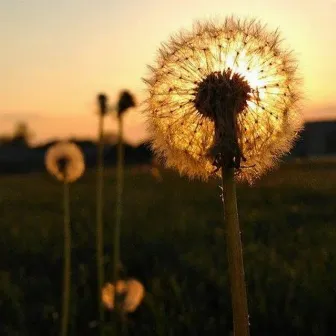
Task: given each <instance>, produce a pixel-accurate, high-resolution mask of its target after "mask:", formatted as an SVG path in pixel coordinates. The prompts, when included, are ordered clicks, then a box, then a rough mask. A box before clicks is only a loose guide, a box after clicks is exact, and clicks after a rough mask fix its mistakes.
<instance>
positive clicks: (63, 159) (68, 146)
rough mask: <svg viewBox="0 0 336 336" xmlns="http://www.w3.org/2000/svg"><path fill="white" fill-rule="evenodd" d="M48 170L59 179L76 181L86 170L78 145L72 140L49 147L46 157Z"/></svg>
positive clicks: (67, 181)
mask: <svg viewBox="0 0 336 336" xmlns="http://www.w3.org/2000/svg"><path fill="white" fill-rule="evenodd" d="M45 165H46V168H47V170H48V172H49V173H50V174H51V175H53V176H55V177H56V178H57V179H58V180H59V181H63V182H66V183H70V182H74V181H76V180H77V179H78V178H79V177H81V175H82V174H83V172H84V168H85V165H84V158H83V154H82V152H81V150H80V149H79V147H78V146H77V145H75V144H74V143H71V142H65V141H64V142H63V141H62V142H59V143H57V144H55V145H53V146H51V147H50V148H49V150H48V151H47V153H46V157H45Z"/></svg>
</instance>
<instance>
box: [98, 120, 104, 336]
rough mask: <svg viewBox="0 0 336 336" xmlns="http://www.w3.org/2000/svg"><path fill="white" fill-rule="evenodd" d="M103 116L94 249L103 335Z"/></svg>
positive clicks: (100, 136) (100, 323) (100, 134)
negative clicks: (95, 251) (95, 252)
mask: <svg viewBox="0 0 336 336" xmlns="http://www.w3.org/2000/svg"><path fill="white" fill-rule="evenodd" d="M103 132H104V116H103V115H102V114H100V115H99V126H98V151H97V195H96V196H97V209H96V221H97V233H96V249H97V275H98V281H97V284H98V288H97V290H98V310H99V330H100V335H103V332H104V331H103V325H104V306H103V302H102V300H101V291H102V288H103V284H104V241H103V237H104V236H103V234H104V227H103V174H104V158H103V155H104V142H103Z"/></svg>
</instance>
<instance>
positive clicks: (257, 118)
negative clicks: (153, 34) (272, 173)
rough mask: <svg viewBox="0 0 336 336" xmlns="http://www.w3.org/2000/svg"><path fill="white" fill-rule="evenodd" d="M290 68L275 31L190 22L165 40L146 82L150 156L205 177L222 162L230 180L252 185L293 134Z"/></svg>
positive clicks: (234, 22)
mask: <svg viewBox="0 0 336 336" xmlns="http://www.w3.org/2000/svg"><path fill="white" fill-rule="evenodd" d="M296 68H297V64H296V60H295V59H294V57H293V56H292V53H291V52H290V51H287V50H286V49H284V48H283V47H282V46H281V39H280V35H279V33H278V31H275V32H268V31H267V30H266V27H265V26H263V25H261V24H260V23H259V22H257V21H255V20H245V21H241V20H238V19H235V18H233V17H230V18H228V19H226V20H225V21H224V23H223V24H215V23H212V22H205V23H197V24H196V25H195V26H194V29H193V31H192V32H190V33H189V32H182V33H180V34H178V35H176V36H174V37H172V38H171V39H170V41H169V42H167V43H165V44H163V45H162V47H161V48H160V50H159V56H158V59H157V63H156V65H155V66H154V67H151V68H150V71H151V74H150V76H149V78H148V79H146V82H147V84H148V91H149V97H148V99H147V112H148V123H149V126H150V130H151V133H152V134H153V141H152V147H153V149H154V151H155V152H156V153H157V154H158V156H159V157H161V158H163V159H164V160H165V161H166V164H167V165H168V166H170V167H174V168H177V169H178V170H179V171H180V172H181V173H182V174H186V175H188V176H190V177H195V176H196V177H201V178H205V179H206V178H208V177H209V176H211V175H212V174H214V173H215V172H218V168H219V167H221V160H222V159H224V157H225V164H227V165H234V168H235V176H236V179H238V180H247V181H249V182H252V181H253V180H254V179H255V178H256V177H258V176H260V175H261V174H262V173H263V172H264V171H265V170H267V169H268V168H270V167H272V165H273V164H274V162H275V161H276V160H277V159H278V158H279V157H280V156H281V155H282V154H284V153H285V152H287V151H288V150H289V149H290V147H291V145H292V143H293V140H294V139H295V138H296V135H297V132H298V130H299V129H300V125H301V118H300V113H299V110H298V102H299V98H300V91H299V89H298V88H299V86H298V84H299V79H298V76H297V74H296ZM227 156H228V157H232V159H229V158H228V157H227ZM230 160H231V161H232V162H229V161H230ZM218 173H220V171H219V172H218Z"/></svg>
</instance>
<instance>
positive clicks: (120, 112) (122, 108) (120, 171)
mask: <svg viewBox="0 0 336 336" xmlns="http://www.w3.org/2000/svg"><path fill="white" fill-rule="evenodd" d="M134 106H135V99H134V97H133V95H132V94H131V93H130V92H128V91H122V92H121V93H120V96H119V99H118V103H117V116H118V144H117V186H116V189H117V190H116V214H115V225H114V230H113V233H114V237H113V266H112V267H113V276H112V281H113V283H114V284H116V283H117V281H118V278H119V274H118V265H119V264H120V230H121V216H122V197H123V189H124V148H123V116H124V114H125V113H126V112H127V111H128V110H129V109H130V108H132V107H134ZM116 311H117V313H118V306H117V307H116Z"/></svg>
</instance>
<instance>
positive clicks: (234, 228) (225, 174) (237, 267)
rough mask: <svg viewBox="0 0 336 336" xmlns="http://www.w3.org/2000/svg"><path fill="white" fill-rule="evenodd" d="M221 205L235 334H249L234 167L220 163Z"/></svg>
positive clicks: (241, 335)
mask: <svg viewBox="0 0 336 336" xmlns="http://www.w3.org/2000/svg"><path fill="white" fill-rule="evenodd" d="M222 181H223V206H224V218H225V224H226V245H227V256H228V265H229V278H230V287H231V300H232V314H233V329H234V335H235V336H248V335H249V321H248V308H247V294H246V285H245V276H244V264H243V250H242V243H241V237H240V228H239V220H238V210H237V197H236V186H235V181H234V168H231V167H225V166H224V165H222Z"/></svg>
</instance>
